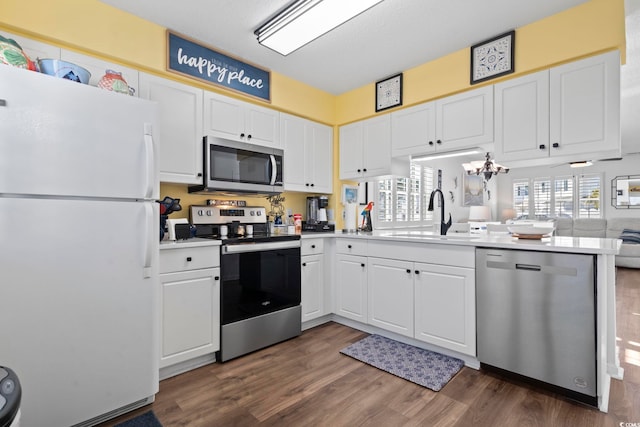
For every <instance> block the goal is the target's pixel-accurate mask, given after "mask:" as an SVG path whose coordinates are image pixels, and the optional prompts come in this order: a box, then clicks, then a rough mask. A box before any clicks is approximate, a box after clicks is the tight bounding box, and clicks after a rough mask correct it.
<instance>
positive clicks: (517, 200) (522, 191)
mask: <svg viewBox="0 0 640 427" xmlns="http://www.w3.org/2000/svg"><path fill="white" fill-rule="evenodd" d="M513 209H515V211H516V218H517V219H522V218H527V217H528V216H529V180H528V179H525V180H514V181H513Z"/></svg>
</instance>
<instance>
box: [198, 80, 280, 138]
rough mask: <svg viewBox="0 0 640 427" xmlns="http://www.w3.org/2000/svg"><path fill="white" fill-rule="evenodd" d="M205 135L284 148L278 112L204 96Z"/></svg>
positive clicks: (218, 97) (206, 93) (219, 97)
mask: <svg viewBox="0 0 640 427" xmlns="http://www.w3.org/2000/svg"><path fill="white" fill-rule="evenodd" d="M204 134H205V135H210V136H218V137H221V138H226V139H231V140H233V141H242V142H249V143H252V144H256V145H262V146H266V147H274V148H281V147H282V143H281V141H280V118H279V113H278V111H275V110H271V109H269V108H264V107H260V106H258V105H254V104H251V103H248V102H243V101H239V100H237V99H234V98H229V97H226V96H222V95H218V94H217V93H213V92H208V91H205V92H204Z"/></svg>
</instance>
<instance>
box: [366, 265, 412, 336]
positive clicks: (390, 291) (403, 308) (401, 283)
mask: <svg viewBox="0 0 640 427" xmlns="http://www.w3.org/2000/svg"><path fill="white" fill-rule="evenodd" d="M413 275H414V273H413V263H412V262H407V261H397V260H390V259H382V258H369V271H368V275H367V280H368V290H367V291H368V303H369V304H368V307H367V309H368V321H369V324H370V325H374V326H378V327H380V328H382V329H386V330H388V331H392V332H396V333H398V334H401V335H406V336H408V337H411V338H413V330H414V328H413V322H414V319H413Z"/></svg>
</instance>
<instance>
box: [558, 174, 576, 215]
mask: <svg viewBox="0 0 640 427" xmlns="http://www.w3.org/2000/svg"><path fill="white" fill-rule="evenodd" d="M553 198H554V200H555V204H554V209H553V215H554V216H555V217H557V218H563V217H565V218H566V217H569V218H572V217H573V177H572V176H559V177H556V179H555V181H554V189H553Z"/></svg>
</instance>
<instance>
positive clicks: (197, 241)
mask: <svg viewBox="0 0 640 427" xmlns="http://www.w3.org/2000/svg"><path fill="white" fill-rule="evenodd" d="M221 244H222V242H221V241H220V240H215V239H203V238H201V237H194V238H192V239H187V240H177V241H174V240H163V241H161V242H160V250H164V249H180V248H195V247H198V246H220V245H221Z"/></svg>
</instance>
